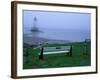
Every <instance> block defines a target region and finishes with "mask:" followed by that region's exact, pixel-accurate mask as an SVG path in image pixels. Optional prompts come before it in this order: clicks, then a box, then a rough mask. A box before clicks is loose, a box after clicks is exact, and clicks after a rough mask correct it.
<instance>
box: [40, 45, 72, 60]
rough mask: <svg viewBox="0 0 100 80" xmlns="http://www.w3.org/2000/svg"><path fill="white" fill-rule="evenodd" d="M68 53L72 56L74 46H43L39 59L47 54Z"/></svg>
mask: <svg viewBox="0 0 100 80" xmlns="http://www.w3.org/2000/svg"><path fill="white" fill-rule="evenodd" d="M61 53H66V54H68V55H69V56H72V46H59V47H42V48H41V51H40V53H39V54H38V55H39V59H43V58H44V55H46V54H61Z"/></svg>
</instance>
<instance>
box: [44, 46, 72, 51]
mask: <svg viewBox="0 0 100 80" xmlns="http://www.w3.org/2000/svg"><path fill="white" fill-rule="evenodd" d="M70 48H71V46H59V47H44V48H43V52H51V51H66V50H67V51H69V50H70Z"/></svg>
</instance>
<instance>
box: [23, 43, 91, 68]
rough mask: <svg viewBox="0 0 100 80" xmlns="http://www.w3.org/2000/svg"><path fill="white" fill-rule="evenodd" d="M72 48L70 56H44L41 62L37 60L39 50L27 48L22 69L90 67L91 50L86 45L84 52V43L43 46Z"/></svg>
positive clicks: (88, 45)
mask: <svg viewBox="0 0 100 80" xmlns="http://www.w3.org/2000/svg"><path fill="white" fill-rule="evenodd" d="M68 45H69V46H70V45H72V46H73V49H72V56H68V55H67V54H66V53H64V54H48V55H44V59H43V60H39V57H38V53H39V52H40V49H39V48H37V49H32V48H27V54H28V55H26V56H24V64H23V69H34V68H57V67H75V66H89V65H91V57H90V56H91V54H90V53H91V52H90V51H91V50H90V44H89V43H88V44H87V45H86V46H87V50H85V47H84V43H83V42H80V43H66V44H53V45H45V46H51V47H53V46H55V47H57V46H68Z"/></svg>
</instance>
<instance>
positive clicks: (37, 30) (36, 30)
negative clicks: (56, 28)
mask: <svg viewBox="0 0 100 80" xmlns="http://www.w3.org/2000/svg"><path fill="white" fill-rule="evenodd" d="M31 32H39V29H38V27H37V18H36V17H34V19H33V27H32V29H31Z"/></svg>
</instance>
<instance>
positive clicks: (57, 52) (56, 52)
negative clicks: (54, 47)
mask: <svg viewBox="0 0 100 80" xmlns="http://www.w3.org/2000/svg"><path fill="white" fill-rule="evenodd" d="M68 52H69V51H52V52H44V53H43V54H53V53H55V54H59V53H68ZM39 55H40V53H39Z"/></svg>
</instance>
